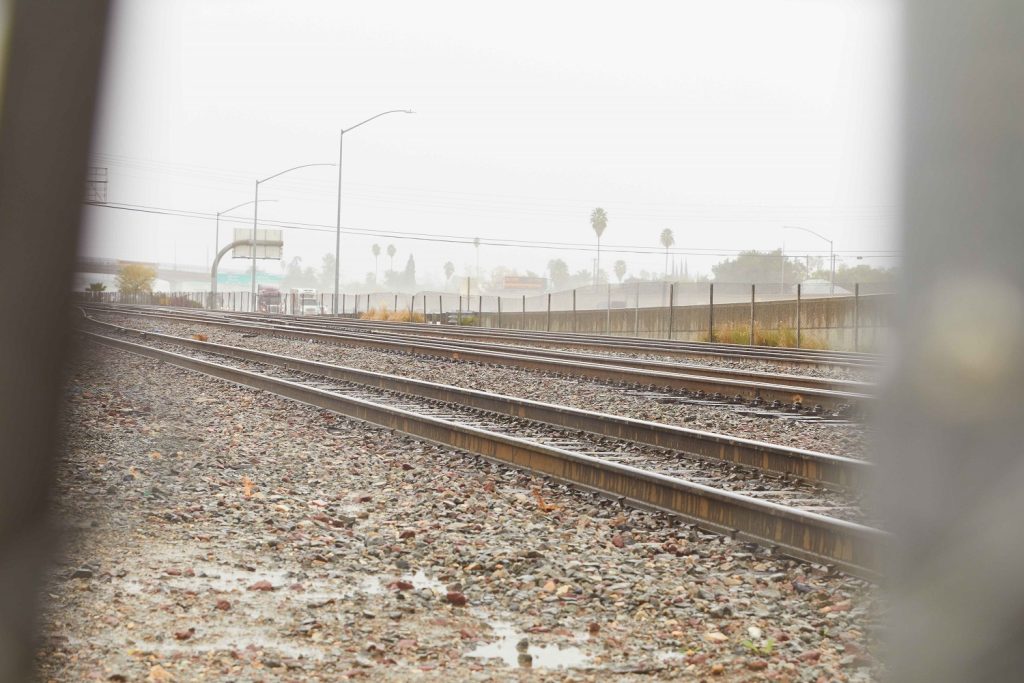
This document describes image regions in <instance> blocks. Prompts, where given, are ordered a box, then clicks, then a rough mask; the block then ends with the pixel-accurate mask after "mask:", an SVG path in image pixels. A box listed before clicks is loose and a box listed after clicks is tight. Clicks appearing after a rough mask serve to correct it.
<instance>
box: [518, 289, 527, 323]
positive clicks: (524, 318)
mask: <svg viewBox="0 0 1024 683" xmlns="http://www.w3.org/2000/svg"><path fill="white" fill-rule="evenodd" d="M519 329H521V330H525V329H526V295H525V294H523V323H522V325H520V326H519Z"/></svg>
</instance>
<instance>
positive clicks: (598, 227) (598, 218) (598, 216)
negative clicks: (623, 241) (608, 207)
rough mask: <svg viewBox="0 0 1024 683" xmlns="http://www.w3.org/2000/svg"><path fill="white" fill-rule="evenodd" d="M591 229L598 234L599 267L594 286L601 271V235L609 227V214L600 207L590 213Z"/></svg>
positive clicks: (595, 273)
mask: <svg viewBox="0 0 1024 683" xmlns="http://www.w3.org/2000/svg"><path fill="white" fill-rule="evenodd" d="M590 227H592V228H593V229H594V232H595V233H596V234H597V265H596V267H595V268H594V284H595V285H596V284H597V272H598V271H599V270H600V269H601V235H603V234H604V229H605V228H607V227H608V214H607V213H605V210H604V209H602V208H600V207H598V208H596V209H594V210H593V211H591V212H590Z"/></svg>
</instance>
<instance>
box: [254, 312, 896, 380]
mask: <svg viewBox="0 0 1024 683" xmlns="http://www.w3.org/2000/svg"><path fill="white" fill-rule="evenodd" d="M234 315H236V316H251V317H253V318H263V319H270V318H273V319H276V320H281V319H290V320H296V321H310V322H313V321H315V322H314V323H313V324H317V325H323V326H325V327H334V328H348V329H358V328H362V329H370V330H377V331H381V332H407V333H410V334H418V335H423V336H432V337H442V338H453V339H471V340H474V341H493V340H504V341H508V342H522V343H528V344H530V345H534V346H547V347H566V348H575V349H580V350H585V351H604V352H629V353H637V354H651V355H657V356H665V357H669V358H686V359H690V358H720V359H746V360H759V361H767V362H771V363H774V364H778V365H780V366H788V367H794V368H842V369H848V370H853V371H862V372H872V371H875V370H877V369H878V366H879V364H880V359H879V358H878V356H875V355H872V354H867V353H854V352H844V351H828V350H818V349H793V348H779V347H766V346H744V345H740V344H722V343H708V342H684V341H669V340H656V339H639V338H635V337H613V336H608V335H590V334H582V333H575V332H573V333H568V332H534V331H530V330H516V329H505V328H497V329H496V328H488V327H473V326H457V325H427V324H423V323H402V322H393V321H382V320H360V319H357V318H342V317H334V316H319V317H317V318H313V319H311V318H309V317H308V316H307V317H301V316H266V315H261V314H246V313H234Z"/></svg>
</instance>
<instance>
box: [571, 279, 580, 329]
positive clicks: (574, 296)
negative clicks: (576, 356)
mask: <svg viewBox="0 0 1024 683" xmlns="http://www.w3.org/2000/svg"><path fill="white" fill-rule="evenodd" d="M572 331H573V332H577V331H579V325H578V324H577V323H576V290H575V289H574V290H572Z"/></svg>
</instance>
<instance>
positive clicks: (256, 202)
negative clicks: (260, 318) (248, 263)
mask: <svg viewBox="0 0 1024 683" xmlns="http://www.w3.org/2000/svg"><path fill="white" fill-rule="evenodd" d="M334 165H335V164H302V165H301V166H293V167H291V168H286V169H285V170H283V171H281V172H279V173H275V174H274V175H271V176H267V177H266V178H264V179H262V180H257V181H256V196H255V197H254V198H253V200H252V203H253V207H252V310H253V313H255V312H256V220H257V218H258V217H259V212H260V185H261V184H262V183H265V182H267V181H268V180H273V179H274V178H276V177H277V176H280V175H284V174H285V173H291V172H292V171H297V170H299V169H300V168H310V167H311V166H334Z"/></svg>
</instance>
